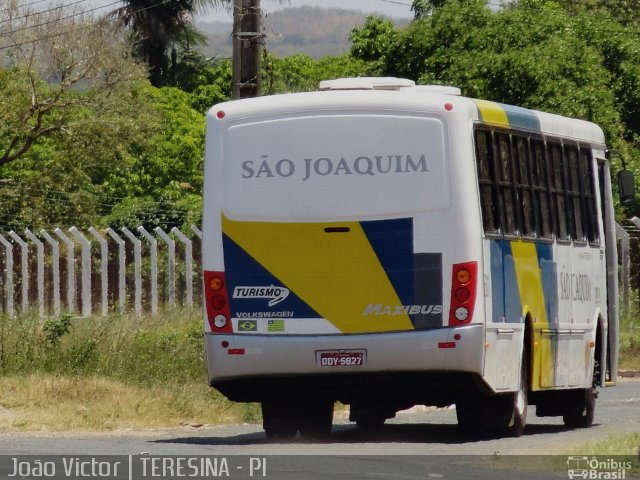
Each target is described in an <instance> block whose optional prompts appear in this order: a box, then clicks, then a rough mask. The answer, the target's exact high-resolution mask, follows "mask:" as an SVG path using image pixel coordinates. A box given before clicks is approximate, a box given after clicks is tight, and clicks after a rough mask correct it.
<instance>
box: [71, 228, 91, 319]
mask: <svg viewBox="0 0 640 480" xmlns="http://www.w3.org/2000/svg"><path fill="white" fill-rule="evenodd" d="M69 233H71V235H73V238H75V239H76V241H77V242H78V243H79V244H80V248H81V250H80V254H81V266H82V269H81V277H80V278H81V283H82V316H83V317H90V316H91V242H90V241H89V240H87V237H85V236H84V235H83V234H82V232H81V231H80V230H78V229H77V228H76V227H71V228H70V229H69Z"/></svg>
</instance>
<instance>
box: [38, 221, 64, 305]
mask: <svg viewBox="0 0 640 480" xmlns="http://www.w3.org/2000/svg"><path fill="white" fill-rule="evenodd" d="M40 235H41V236H42V238H44V239H45V240H46V241H47V243H48V244H49V245H51V269H52V272H53V313H54V314H55V315H56V316H58V315H60V246H59V244H58V241H57V240H55V239H54V238H53V237H52V236H51V235H49V233H48V232H47V231H46V230H44V229H43V230H40Z"/></svg>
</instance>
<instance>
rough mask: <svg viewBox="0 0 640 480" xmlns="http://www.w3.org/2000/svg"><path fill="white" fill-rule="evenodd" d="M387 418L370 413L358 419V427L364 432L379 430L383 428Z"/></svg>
mask: <svg viewBox="0 0 640 480" xmlns="http://www.w3.org/2000/svg"><path fill="white" fill-rule="evenodd" d="M386 421H387V418H386V417H385V416H384V415H382V414H375V413H369V414H366V415H360V416H358V418H356V425H357V426H358V428H360V429H362V430H378V429H379V428H382V426H383V425H384V422H386Z"/></svg>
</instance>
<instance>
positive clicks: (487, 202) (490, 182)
mask: <svg viewBox="0 0 640 480" xmlns="http://www.w3.org/2000/svg"><path fill="white" fill-rule="evenodd" d="M475 142H476V160H477V162H478V183H479V187H480V203H481V208H482V226H483V228H484V231H485V233H488V234H497V233H499V231H500V215H499V211H498V198H497V193H496V185H495V177H494V168H493V151H492V140H491V131H489V130H484V129H477V130H476V131H475Z"/></svg>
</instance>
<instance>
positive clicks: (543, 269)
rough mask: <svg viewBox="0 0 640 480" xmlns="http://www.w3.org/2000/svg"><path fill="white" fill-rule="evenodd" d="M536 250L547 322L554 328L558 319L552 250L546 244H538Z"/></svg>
mask: <svg viewBox="0 0 640 480" xmlns="http://www.w3.org/2000/svg"><path fill="white" fill-rule="evenodd" d="M536 250H537V252H538V265H539V266H540V277H541V280H542V293H543V294H544V307H545V310H546V313H547V322H548V324H549V326H550V327H554V326H557V317H558V298H557V296H558V279H557V272H556V264H555V263H554V261H553V248H552V246H551V245H549V244H547V243H538V244H537V245H536Z"/></svg>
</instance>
